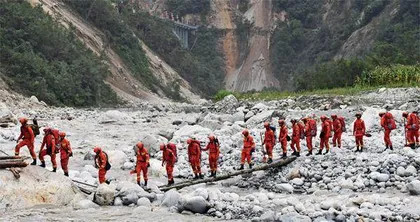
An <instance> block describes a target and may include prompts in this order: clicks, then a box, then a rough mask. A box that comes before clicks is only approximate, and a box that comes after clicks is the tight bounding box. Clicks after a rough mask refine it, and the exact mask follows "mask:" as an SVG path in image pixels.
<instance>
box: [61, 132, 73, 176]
mask: <svg viewBox="0 0 420 222" xmlns="http://www.w3.org/2000/svg"><path fill="white" fill-rule="evenodd" d="M71 153H72V150H71V146H70V142H69V141H68V140H67V139H66V138H64V139H62V140H61V141H60V159H61V161H60V162H61V168H62V169H63V171H64V173H68V172H69V168H68V165H69V159H70V154H71Z"/></svg>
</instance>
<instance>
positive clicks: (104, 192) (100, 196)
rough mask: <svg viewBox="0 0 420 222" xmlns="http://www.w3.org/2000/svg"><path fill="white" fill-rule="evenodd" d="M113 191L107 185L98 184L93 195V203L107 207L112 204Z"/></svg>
mask: <svg viewBox="0 0 420 222" xmlns="http://www.w3.org/2000/svg"><path fill="white" fill-rule="evenodd" d="M114 198H115V190H114V189H112V188H111V187H110V186H109V185H108V184H100V185H99V186H98V189H97V190H96V192H95V194H94V198H93V200H94V202H95V203H97V204H98V205H101V206H108V205H112V204H113V203H114Z"/></svg>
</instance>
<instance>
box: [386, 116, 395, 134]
mask: <svg viewBox="0 0 420 222" xmlns="http://www.w3.org/2000/svg"><path fill="white" fill-rule="evenodd" d="M385 118H386V123H387V127H388V129H390V130H394V129H396V128H397V124H396V123H395V119H394V116H392V113H388V112H387V113H386V114H385Z"/></svg>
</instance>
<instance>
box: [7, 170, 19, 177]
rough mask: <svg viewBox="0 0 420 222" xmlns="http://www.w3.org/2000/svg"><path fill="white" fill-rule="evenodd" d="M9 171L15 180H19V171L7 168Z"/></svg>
mask: <svg viewBox="0 0 420 222" xmlns="http://www.w3.org/2000/svg"><path fill="white" fill-rule="evenodd" d="M9 170H10V172H12V173H13V176H15V178H16V179H19V178H20V174H19V173H20V171H19V170H17V169H16V168H9Z"/></svg>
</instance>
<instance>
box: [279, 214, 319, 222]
mask: <svg viewBox="0 0 420 222" xmlns="http://www.w3.org/2000/svg"><path fill="white" fill-rule="evenodd" d="M278 220H279V221H287V222H311V221H312V220H311V218H310V217H308V216H304V215H300V214H298V213H286V214H284V215H281V216H280V217H279V218H278Z"/></svg>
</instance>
